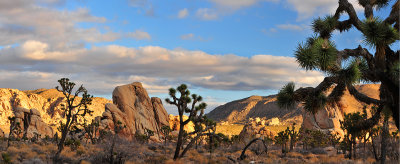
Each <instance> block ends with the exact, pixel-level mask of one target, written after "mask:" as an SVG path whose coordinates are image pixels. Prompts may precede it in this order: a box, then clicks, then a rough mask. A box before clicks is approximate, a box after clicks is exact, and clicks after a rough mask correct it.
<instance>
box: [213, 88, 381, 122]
mask: <svg viewBox="0 0 400 164" xmlns="http://www.w3.org/2000/svg"><path fill="white" fill-rule="evenodd" d="M379 86H380V85H379V84H364V85H358V86H356V89H357V90H358V91H360V92H361V93H364V94H366V95H367V96H370V97H373V98H378V99H379ZM276 97H277V95H270V96H250V97H247V98H244V99H240V100H235V101H232V102H228V103H226V104H224V105H221V106H218V107H216V108H215V109H214V110H212V111H211V112H209V113H208V114H207V117H208V118H211V119H213V120H215V121H228V122H231V123H238V122H246V121H247V120H248V119H249V118H255V117H260V118H263V117H265V118H266V119H271V118H274V117H278V118H279V119H280V120H281V121H284V122H296V123H300V124H301V123H302V121H303V112H302V107H301V105H297V106H295V107H294V108H292V109H281V108H279V107H278V105H277V101H276ZM341 102H342V103H343V104H344V107H343V109H341V110H342V111H341V113H342V114H343V113H344V112H346V113H349V112H356V111H361V110H362V107H363V105H362V104H361V103H359V102H358V101H357V100H355V99H354V98H353V97H352V96H351V95H350V94H349V92H348V91H345V93H344V95H343V97H342V100H341Z"/></svg>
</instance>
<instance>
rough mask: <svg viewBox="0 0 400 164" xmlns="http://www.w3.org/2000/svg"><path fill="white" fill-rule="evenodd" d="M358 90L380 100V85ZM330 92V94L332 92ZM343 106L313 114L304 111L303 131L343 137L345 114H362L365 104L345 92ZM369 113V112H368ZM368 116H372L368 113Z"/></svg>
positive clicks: (327, 108) (365, 86) (328, 107)
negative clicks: (309, 130)
mask: <svg viewBox="0 0 400 164" xmlns="http://www.w3.org/2000/svg"><path fill="white" fill-rule="evenodd" d="M356 89H357V90H358V91H359V92H361V93H363V94H366V95H367V96H369V97H372V98H375V99H379V85H378V84H365V85H360V86H356ZM330 91H331V90H329V91H328V92H330ZM340 104H341V106H340V107H339V106H334V107H331V106H325V108H324V109H321V110H319V111H318V112H317V113H315V114H312V113H309V112H306V111H304V110H303V123H302V125H301V126H302V128H303V129H314V130H321V131H324V132H327V133H329V132H337V133H339V134H340V135H341V136H343V135H344V132H343V130H342V129H341V128H340V120H343V114H344V113H354V112H362V109H363V107H364V104H362V103H360V102H358V101H357V100H356V99H355V98H354V97H353V96H351V95H350V93H349V91H347V90H346V91H345V93H344V95H343V97H342V98H341V101H340ZM367 112H368V110H367ZM368 115H369V116H371V114H370V113H369V112H368Z"/></svg>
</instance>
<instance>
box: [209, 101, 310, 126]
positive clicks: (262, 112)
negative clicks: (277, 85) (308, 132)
mask: <svg viewBox="0 0 400 164" xmlns="http://www.w3.org/2000/svg"><path fill="white" fill-rule="evenodd" d="M300 109H301V107H300V106H298V107H296V108H295V109H280V108H279V107H278V105H277V102H276V95H271V96H265V97H262V96H251V97H248V98H245V99H241V100H236V101H232V102H229V103H226V104H225V105H221V106H218V107H217V108H215V109H214V110H212V111H211V112H210V113H208V114H207V117H208V118H210V119H213V120H214V121H227V122H229V123H244V122H247V121H248V119H249V118H256V117H260V118H263V119H265V120H268V119H272V118H279V119H280V121H281V124H287V125H291V124H292V123H293V122H296V123H298V124H300V123H301V120H302V118H301V110H300Z"/></svg>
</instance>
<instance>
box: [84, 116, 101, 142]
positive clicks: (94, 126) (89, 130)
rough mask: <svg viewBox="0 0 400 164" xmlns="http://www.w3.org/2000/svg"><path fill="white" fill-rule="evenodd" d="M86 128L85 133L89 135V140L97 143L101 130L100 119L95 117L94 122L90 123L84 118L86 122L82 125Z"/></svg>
mask: <svg viewBox="0 0 400 164" xmlns="http://www.w3.org/2000/svg"><path fill="white" fill-rule="evenodd" d="M81 126H82V127H83V128H84V129H85V133H86V135H87V140H86V143H87V141H88V140H89V139H90V141H91V142H92V144H95V143H96V142H97V136H96V133H97V131H99V126H100V124H99V121H98V120H95V119H93V121H92V123H90V124H88V123H87V122H86V120H84V123H83V124H82V125H81Z"/></svg>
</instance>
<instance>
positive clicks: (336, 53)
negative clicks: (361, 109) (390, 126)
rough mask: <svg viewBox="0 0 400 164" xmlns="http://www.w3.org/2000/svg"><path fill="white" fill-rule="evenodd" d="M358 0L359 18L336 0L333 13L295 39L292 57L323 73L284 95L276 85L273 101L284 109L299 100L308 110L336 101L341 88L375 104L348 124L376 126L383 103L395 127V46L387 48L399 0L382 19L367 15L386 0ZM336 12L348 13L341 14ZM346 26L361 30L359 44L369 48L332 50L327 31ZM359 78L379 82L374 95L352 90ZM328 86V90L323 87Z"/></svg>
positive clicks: (395, 37)
mask: <svg viewBox="0 0 400 164" xmlns="http://www.w3.org/2000/svg"><path fill="white" fill-rule="evenodd" d="M359 3H360V4H361V6H363V7H364V9H365V10H364V16H365V19H364V20H361V19H360V18H359V17H358V12H356V11H355V10H354V6H353V5H352V4H351V3H349V2H348V0H340V1H339V6H338V8H337V10H336V12H335V14H334V15H328V16H326V17H324V18H317V19H315V20H314V21H313V23H312V28H313V31H314V34H315V36H312V37H309V38H307V40H306V43H304V44H303V43H301V44H299V46H298V47H297V49H296V51H295V57H296V60H297V62H298V63H299V65H300V66H301V67H302V68H304V69H306V70H319V71H322V72H323V73H325V75H327V77H326V78H324V80H323V81H322V82H321V83H320V84H319V85H317V86H316V87H307V88H299V89H297V90H296V91H293V92H290V93H293V94H286V93H285V90H284V89H281V91H280V93H279V94H278V96H279V99H278V100H280V101H279V106H280V107H283V108H286V107H288V105H290V104H293V102H304V104H305V108H306V109H307V110H308V111H310V112H312V113H316V112H317V111H318V110H320V109H323V108H324V106H325V105H332V106H337V105H339V104H338V103H337V102H338V100H340V98H341V97H342V96H343V95H344V92H345V91H346V89H347V90H348V91H349V93H350V94H351V95H352V96H353V97H354V98H356V99H357V100H358V101H360V102H362V103H365V104H372V105H375V106H377V107H378V109H379V110H377V112H376V113H373V115H372V117H371V118H369V119H364V120H361V122H358V123H354V124H353V125H354V126H355V129H358V131H361V130H365V129H369V128H370V127H372V126H374V125H376V124H377V122H378V120H379V118H380V113H381V111H382V110H383V109H384V108H390V110H391V113H392V118H393V120H394V121H395V124H396V127H397V128H399V127H400V121H399V120H400V116H399V115H400V114H399V113H400V111H399V109H400V107H399V104H400V103H399V100H400V98H399V92H398V91H399V72H400V65H399V50H392V46H391V45H392V44H393V43H395V42H396V41H399V40H400V36H399V20H400V19H399V7H400V2H399V1H395V2H394V3H393V6H392V7H391V11H390V14H389V16H387V17H386V18H385V19H379V18H375V17H373V16H374V11H375V10H377V9H380V8H382V7H385V6H387V5H388V4H389V1H388V0H360V1H359ZM342 15H346V16H347V17H348V18H343V17H342V18H341V16H342ZM350 28H354V29H355V30H358V31H359V32H360V33H361V34H363V38H364V43H365V44H367V45H369V46H370V47H371V48H373V50H372V51H373V52H374V53H370V52H369V50H368V49H366V48H363V47H361V45H359V46H357V47H356V48H354V49H344V50H337V49H336V46H335V44H334V42H333V41H331V40H330V39H331V35H332V32H333V31H335V30H338V31H339V32H340V33H342V32H345V31H347V30H349V29H350ZM397 48H398V47H397ZM360 81H364V82H373V83H379V84H380V85H381V87H380V90H379V92H380V93H379V95H380V96H379V98H378V99H377V98H374V97H370V96H368V95H366V94H364V93H361V92H358V91H357V90H356V87H354V85H355V84H357V83H359V82H360ZM331 88H333V91H332V92H329V89H331ZM325 94H326V96H325ZM327 100H328V102H326V101H327Z"/></svg>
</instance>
